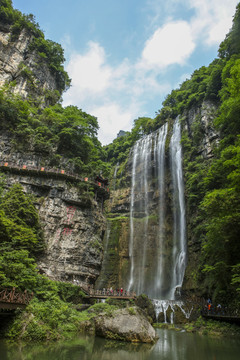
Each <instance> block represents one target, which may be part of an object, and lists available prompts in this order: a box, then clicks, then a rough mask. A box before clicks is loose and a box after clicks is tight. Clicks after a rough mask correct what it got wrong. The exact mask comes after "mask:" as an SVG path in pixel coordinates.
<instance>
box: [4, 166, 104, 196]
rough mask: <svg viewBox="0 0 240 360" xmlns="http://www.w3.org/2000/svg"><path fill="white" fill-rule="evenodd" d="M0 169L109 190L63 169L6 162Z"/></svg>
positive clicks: (98, 183) (97, 182)
mask: <svg viewBox="0 0 240 360" xmlns="http://www.w3.org/2000/svg"><path fill="white" fill-rule="evenodd" d="M0 167H1V168H2V169H13V170H17V171H20V172H30V173H31V172H32V173H36V172H37V173H38V175H40V174H41V175H55V176H61V177H64V178H67V179H69V180H76V181H82V182H90V183H92V184H93V185H95V186H98V187H99V188H103V189H104V190H105V191H107V192H109V188H108V187H107V186H106V185H105V184H104V183H101V182H99V181H94V180H91V179H90V180H89V178H88V177H85V178H82V177H80V176H79V175H77V174H75V173H70V172H67V171H65V170H63V169H55V168H45V167H36V166H30V165H21V166H20V165H16V164H10V163H9V162H7V161H2V162H0Z"/></svg>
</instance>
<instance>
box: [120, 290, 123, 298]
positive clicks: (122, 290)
mask: <svg viewBox="0 0 240 360" xmlns="http://www.w3.org/2000/svg"><path fill="white" fill-rule="evenodd" d="M120 291H121V296H122V294H123V288H121V290H120Z"/></svg>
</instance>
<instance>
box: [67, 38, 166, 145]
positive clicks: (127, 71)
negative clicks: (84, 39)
mask: <svg viewBox="0 0 240 360" xmlns="http://www.w3.org/2000/svg"><path fill="white" fill-rule="evenodd" d="M66 70H67V72H68V74H69V76H70V78H71V79H72V86H71V88H70V89H69V90H68V91H67V92H66V93H65V94H64V97H63V99H64V101H63V105H64V106H67V105H71V104H75V105H77V106H78V107H80V108H82V109H83V110H84V111H86V112H88V113H90V114H93V115H94V116H96V117H97V118H98V122H99V126H100V131H99V139H100V141H101V142H102V143H103V144H106V143H109V142H111V141H112V140H113V139H114V138H115V137H116V135H117V133H118V131H119V130H120V129H122V130H130V129H131V127H132V122H133V120H134V119H135V118H137V117H138V116H144V115H145V110H144V105H145V104H146V102H147V101H148V100H149V99H151V98H152V96H153V94H158V95H159V96H161V94H166V92H168V91H170V90H171V87H170V85H169V84H168V83H167V82H166V81H164V82H163V81H162V82H159V81H158V80H157V77H156V74H155V73H154V72H152V71H150V72H149V71H147V72H145V71H143V69H139V66H138V64H131V63H130V62H129V60H128V59H124V60H123V61H122V62H120V63H119V64H118V66H115V67H114V66H110V65H109V62H108V58H107V56H106V54H105V50H104V48H103V47H102V46H100V45H99V44H98V43H94V42H90V43H89V47H88V50H87V51H86V52H85V53H76V52H74V53H72V55H71V56H70V60H69V62H68V64H67V66H66Z"/></svg>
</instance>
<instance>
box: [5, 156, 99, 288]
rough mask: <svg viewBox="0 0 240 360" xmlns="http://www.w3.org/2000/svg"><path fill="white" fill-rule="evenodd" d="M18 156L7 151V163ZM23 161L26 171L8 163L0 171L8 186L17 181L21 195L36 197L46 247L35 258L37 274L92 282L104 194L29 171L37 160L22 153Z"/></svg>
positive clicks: (96, 267)
mask: <svg viewBox="0 0 240 360" xmlns="http://www.w3.org/2000/svg"><path fill="white" fill-rule="evenodd" d="M20 156H21V154H20V153H11V159H15V161H17V160H19V158H20ZM24 162H25V164H26V171H25V170H24V169H22V167H20V168H18V169H16V168H14V167H11V164H8V166H7V167H6V168H4V166H2V168H1V169H2V170H4V173H5V174H6V176H5V179H6V186H7V188H9V187H10V186H11V185H12V184H15V183H20V184H21V185H22V186H23V189H24V191H25V192H26V193H28V194H32V195H33V196H34V198H35V206H36V208H37V209H38V212H39V216H40V222H41V227H42V230H43V234H44V240H45V244H46V249H45V251H44V253H43V254H42V255H41V257H39V259H38V268H39V270H40V272H41V273H43V274H45V275H47V276H48V277H49V278H51V279H55V280H64V281H74V280H77V281H78V282H79V283H80V284H82V285H88V284H94V283H95V281H96V279H97V278H98V276H99V273H100V269H101V264H102V258H103V237H104V233H105V229H106V220H105V216H104V214H103V208H102V205H103V201H104V198H103V196H104V190H103V189H99V190H98V189H97V188H96V189H95V194H93V192H92V190H93V188H92V186H91V184H90V183H86V184H85V183H83V182H81V181H67V179H65V178H63V177H62V178H61V176H57V175H51V174H49V173H46V172H45V173H44V174H41V173H40V171H39V172H33V171H28V170H27V169H28V168H29V167H30V165H31V166H33V165H37V164H39V163H40V162H41V159H38V158H37V157H36V156H35V157H34V159H32V160H31V159H30V156H29V155H28V156H27V154H26V156H25V159H24ZM2 164H3V163H1V165H2ZM12 164H13V162H12ZM90 187H91V189H90ZM89 189H90V190H91V194H90V193H89V192H88V190H89ZM99 191H100V192H99Z"/></svg>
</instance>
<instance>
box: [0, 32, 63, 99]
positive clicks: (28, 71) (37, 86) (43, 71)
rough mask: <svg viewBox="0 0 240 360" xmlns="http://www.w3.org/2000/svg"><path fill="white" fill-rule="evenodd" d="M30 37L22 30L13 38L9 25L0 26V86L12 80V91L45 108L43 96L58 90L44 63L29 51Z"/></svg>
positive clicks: (43, 60) (34, 53)
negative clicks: (35, 100) (36, 100)
mask: <svg viewBox="0 0 240 360" xmlns="http://www.w3.org/2000/svg"><path fill="white" fill-rule="evenodd" d="M31 41H32V36H31V35H30V34H29V33H28V32H27V31H26V30H25V29H23V30H22V31H21V33H20V34H19V36H18V37H17V38H16V39H15V38H14V39H13V38H12V36H11V31H10V27H9V26H6V25H5V26H3V25H0V87H2V86H3V85H4V84H5V83H7V84H9V83H10V82H13V81H14V86H13V87H12V91H13V92H14V93H15V94H20V95H21V97H23V98H27V97H28V95H31V97H32V98H35V99H38V100H39V103H40V105H42V106H45V105H47V100H46V97H45V96H46V93H47V92H48V91H54V90H57V89H58V86H57V83H56V78H55V77H54V76H53V75H52V74H51V72H50V69H49V66H48V64H47V61H46V60H45V59H43V58H40V56H39V55H38V54H36V52H34V51H33V52H31V51H30V50H29V45H30V43H31Z"/></svg>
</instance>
